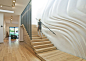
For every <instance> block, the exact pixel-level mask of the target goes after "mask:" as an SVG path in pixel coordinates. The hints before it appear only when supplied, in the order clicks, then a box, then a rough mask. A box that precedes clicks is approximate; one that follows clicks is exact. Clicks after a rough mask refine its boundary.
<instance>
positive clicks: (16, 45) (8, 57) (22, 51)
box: [0, 38, 41, 61]
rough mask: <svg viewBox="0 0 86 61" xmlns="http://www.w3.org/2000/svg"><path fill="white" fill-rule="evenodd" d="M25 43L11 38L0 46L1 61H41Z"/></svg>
mask: <svg viewBox="0 0 86 61" xmlns="http://www.w3.org/2000/svg"><path fill="white" fill-rule="evenodd" d="M27 46H28V45H26V44H25V43H24V42H19V41H18V39H12V40H11V38H9V40H4V43H2V44H0V61H41V60H40V59H38V58H37V57H36V56H35V55H34V54H32V53H31V52H30V50H29V48H28V47H27Z"/></svg>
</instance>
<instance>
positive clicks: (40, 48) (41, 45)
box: [23, 25, 86, 61]
mask: <svg viewBox="0 0 86 61" xmlns="http://www.w3.org/2000/svg"><path fill="white" fill-rule="evenodd" d="M23 28H24V35H25V36H24V40H25V42H26V43H28V46H30V47H31V48H32V49H33V51H34V52H35V54H36V55H37V57H39V58H40V59H41V61H86V60H84V59H82V58H79V57H76V56H74V55H71V54H68V53H65V52H62V51H60V50H57V48H56V47H54V45H53V44H52V43H51V41H49V39H48V38H47V37H46V36H45V35H43V38H42V39H41V37H39V36H38V35H37V27H36V26H35V25H33V26H32V40H29V39H30V38H29V35H27V31H26V30H25V27H24V25H23ZM26 35H27V36H26ZM27 38H28V40H27ZM33 54H34V53H33Z"/></svg>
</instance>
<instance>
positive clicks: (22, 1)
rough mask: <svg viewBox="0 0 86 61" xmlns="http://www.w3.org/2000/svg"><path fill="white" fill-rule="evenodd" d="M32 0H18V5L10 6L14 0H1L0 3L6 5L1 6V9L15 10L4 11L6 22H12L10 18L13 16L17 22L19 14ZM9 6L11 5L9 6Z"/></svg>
mask: <svg viewBox="0 0 86 61" xmlns="http://www.w3.org/2000/svg"><path fill="white" fill-rule="evenodd" d="M29 1H30V0H16V5H15V7H13V8H12V7H10V6H12V0H0V4H2V5H6V6H3V7H0V9H4V10H11V11H14V13H13V14H10V13H4V20H5V21H6V23H10V18H11V16H13V22H14V23H16V22H18V20H19V15H21V13H22V12H23V10H24V9H25V7H26V6H27V4H28V3H29ZM7 6H9V7H7Z"/></svg>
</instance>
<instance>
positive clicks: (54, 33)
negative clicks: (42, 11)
mask: <svg viewBox="0 0 86 61" xmlns="http://www.w3.org/2000/svg"><path fill="white" fill-rule="evenodd" d="M36 20H39V19H37V18H36ZM41 23H42V24H43V22H41ZM43 25H44V24H43ZM44 26H45V27H46V28H47V29H49V31H50V32H52V33H53V34H54V35H56V33H55V32H54V31H52V30H51V29H50V28H49V27H47V26H46V25H44Z"/></svg>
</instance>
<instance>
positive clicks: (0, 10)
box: [0, 9, 14, 13]
mask: <svg viewBox="0 0 86 61" xmlns="http://www.w3.org/2000/svg"><path fill="white" fill-rule="evenodd" d="M0 12H7V13H14V11H9V10H2V9H0Z"/></svg>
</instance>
